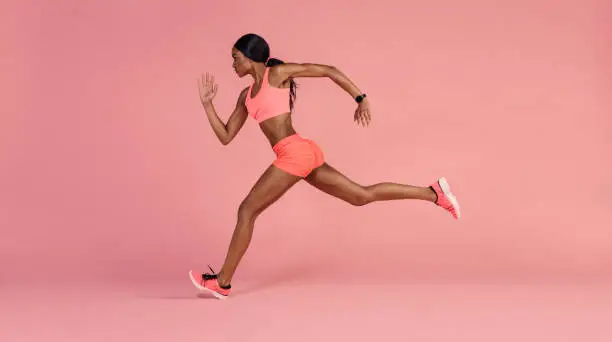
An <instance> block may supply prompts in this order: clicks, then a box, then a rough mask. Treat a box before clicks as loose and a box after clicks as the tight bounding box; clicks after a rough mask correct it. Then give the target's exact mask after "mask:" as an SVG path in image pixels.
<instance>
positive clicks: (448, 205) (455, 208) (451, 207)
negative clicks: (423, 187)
mask: <svg viewBox="0 0 612 342" xmlns="http://www.w3.org/2000/svg"><path fill="white" fill-rule="evenodd" d="M431 188H432V189H433V190H434V191H435V193H436V195H438V199H437V200H436V204H437V205H439V206H440V207H442V208H444V209H446V210H448V211H450V213H451V214H452V215H453V217H454V218H455V219H459V217H461V213H460V211H459V202H457V198H455V195H453V193H452V192H451V191H450V186H449V185H448V182H447V181H446V178H444V177H442V178H440V179H438V181H437V182H435V183H434V184H432V185H431Z"/></svg>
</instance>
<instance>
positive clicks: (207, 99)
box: [199, 75, 249, 145]
mask: <svg viewBox="0 0 612 342" xmlns="http://www.w3.org/2000/svg"><path fill="white" fill-rule="evenodd" d="M199 88H200V100H201V102H202V106H203V107H204V110H205V111H206V116H207V117H208V121H209V122H210V126H211V127H212V129H213V131H214V132H215V135H217V138H219V141H220V142H221V144H223V145H227V144H229V143H230V142H231V141H232V140H233V139H234V137H236V134H238V131H240V129H241V128H242V126H243V125H244V122H245V121H246V119H247V116H248V113H247V109H246V107H245V105H244V100H245V99H246V94H247V92H248V90H249V88H248V87H247V88H245V89H244V90H243V91H242V92H240V96H238V101H237V102H236V108H234V112H233V113H232V114H231V115H230V117H229V119H228V120H227V123H223V121H221V119H220V118H219V115H217V111H216V110H215V106H214V105H213V103H212V100H213V98H214V97H215V95H216V94H217V86H216V85H215V84H214V77H213V78H209V77H208V75H206V82H205V83H204V82H201V83H200V87H199Z"/></svg>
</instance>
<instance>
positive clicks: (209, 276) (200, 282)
mask: <svg viewBox="0 0 612 342" xmlns="http://www.w3.org/2000/svg"><path fill="white" fill-rule="evenodd" d="M208 268H210V266H208ZM210 271H211V272H212V273H198V272H194V271H189V278H190V279H191V282H192V283H193V285H195V287H197V288H198V289H199V290H201V291H205V292H208V293H211V294H212V295H213V296H215V297H217V298H218V299H226V298H227V297H228V296H229V294H230V292H231V290H232V288H231V286H228V287H221V285H219V282H218V280H217V274H215V272H214V271H213V270H212V269H211V270H210Z"/></svg>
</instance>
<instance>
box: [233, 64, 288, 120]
mask: <svg viewBox="0 0 612 342" xmlns="http://www.w3.org/2000/svg"><path fill="white" fill-rule="evenodd" d="M269 72H270V68H266V71H265V72H264V77H263V81H262V82H261V88H260V89H259V92H258V93H257V95H255V97H254V98H251V91H252V90H253V85H255V83H253V84H251V86H250V87H249V91H248V93H247V96H246V99H245V101H244V104H245V105H246V108H247V110H248V112H249V115H250V116H252V117H253V118H254V119H255V120H256V121H257V122H258V123H261V122H262V121H264V120H267V119H269V118H272V117H275V116H278V115H281V114H285V113H288V112H290V111H291V108H290V107H289V92H290V89H289V88H277V87H272V86H270V84H268V74H269Z"/></svg>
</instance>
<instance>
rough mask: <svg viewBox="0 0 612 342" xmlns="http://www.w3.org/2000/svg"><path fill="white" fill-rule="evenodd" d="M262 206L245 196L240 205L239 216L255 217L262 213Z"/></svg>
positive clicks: (244, 217)
mask: <svg viewBox="0 0 612 342" xmlns="http://www.w3.org/2000/svg"><path fill="white" fill-rule="evenodd" d="M261 211H262V210H261V206H259V205H257V203H255V202H254V201H252V200H250V199H249V198H245V199H244V200H243V201H242V202H241V203H240V206H238V218H242V219H255V218H256V217H257V216H259V214H261Z"/></svg>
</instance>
